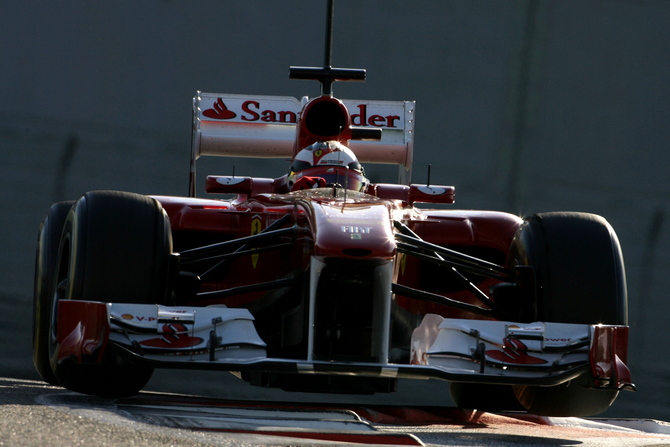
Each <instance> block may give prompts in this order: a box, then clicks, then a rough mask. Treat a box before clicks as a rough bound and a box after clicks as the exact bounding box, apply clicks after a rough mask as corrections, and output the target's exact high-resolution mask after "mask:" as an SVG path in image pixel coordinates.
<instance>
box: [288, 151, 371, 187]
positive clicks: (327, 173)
mask: <svg viewBox="0 0 670 447" xmlns="http://www.w3.org/2000/svg"><path fill="white" fill-rule="evenodd" d="M368 183H369V182H368V179H366V178H365V172H364V171H363V167H362V166H361V164H360V163H359V162H358V159H357V158H356V155H354V153H353V152H352V151H351V149H349V148H348V147H346V146H344V145H343V144H340V143H338V142H337V141H326V142H323V141H318V142H316V143H314V144H312V145H311V146H307V147H306V148H305V149H303V150H301V151H300V152H298V155H296V156H295V158H294V159H293V163H292V164H291V167H290V168H289V173H288V185H289V189H290V190H291V191H297V190H300V189H311V188H322V187H326V186H337V187H341V188H347V189H350V190H354V191H362V190H363V189H365V187H366V186H367V184H368Z"/></svg>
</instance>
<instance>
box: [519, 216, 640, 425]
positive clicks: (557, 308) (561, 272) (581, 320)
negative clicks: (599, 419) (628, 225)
mask: <svg viewBox="0 0 670 447" xmlns="http://www.w3.org/2000/svg"><path fill="white" fill-rule="evenodd" d="M509 258H510V259H511V260H513V262H515V263H518V264H520V265H530V266H533V268H534V271H535V282H536V295H537V298H536V300H535V309H534V311H535V315H536V317H537V318H536V320H537V321H543V322H557V323H575V324H598V323H603V324H619V325H627V324H628V298H627V292H626V278H625V270H624V264H623V255H622V253H621V246H620V245H619V240H618V238H617V236H616V234H615V232H614V230H613V229H612V227H611V226H610V225H609V223H608V222H607V221H606V220H605V219H604V218H602V217H600V216H596V215H593V214H586V213H567V212H560V213H545V214H536V215H533V216H530V217H528V218H526V219H525V222H524V224H523V225H522V226H521V228H520V229H519V231H518V232H517V234H516V236H515V238H514V241H513V243H512V247H511V251H510V257H509ZM589 381H590V377H589V376H588V375H584V376H581V377H578V378H577V379H574V380H572V381H570V382H568V383H566V384H563V385H560V386H554V387H534V386H516V387H514V391H515V394H516V396H517V398H518V399H519V402H520V403H521V404H522V405H523V406H524V407H525V408H526V409H527V410H528V411H529V412H531V413H534V414H538V415H544V416H591V415H595V414H598V413H602V412H603V411H605V410H607V409H608V408H609V406H610V405H611V404H612V402H613V401H614V399H615V398H616V397H617V394H618V391H616V390H614V391H613V390H598V389H590V388H587V386H588V385H589Z"/></svg>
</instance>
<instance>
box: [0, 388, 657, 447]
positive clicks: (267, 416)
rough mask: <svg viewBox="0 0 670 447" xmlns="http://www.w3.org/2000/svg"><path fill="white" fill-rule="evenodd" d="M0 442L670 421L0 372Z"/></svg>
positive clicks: (619, 432) (543, 435) (415, 441)
mask: <svg viewBox="0 0 670 447" xmlns="http://www.w3.org/2000/svg"><path fill="white" fill-rule="evenodd" d="M0 401H1V402H0V446H36V445H40V446H42V445H48V446H54V447H58V446H74V445H95V446H117V445H119V446H138V447H141V446H152V447H153V446H204V445H212V446H260V445H273V446H280V445H291V446H311V445H446V446H484V445H486V446H577V445H579V446H657V445H670V424H667V423H663V422H658V421H639V420H637V421H633V420H584V419H577V418H553V419H548V418H538V417H532V416H524V417H517V416H512V415H496V414H489V413H481V412H475V411H461V410H457V409H454V408H448V407H447V408H437V407H394V406H388V405H373V406H365V405H360V404H352V405H347V404H322V405H316V404H305V403H302V404H301V403H295V402H270V401H267V402H258V401H255V402H250V401H239V400H230V399H211V398H204V397H197V396H188V395H179V394H169V393H156V392H142V393H140V394H139V395H138V396H136V397H133V398H130V399H117V400H112V399H99V398H94V397H90V396H84V395H81V394H77V393H71V392H68V391H67V390H64V389H62V388H59V387H52V386H47V385H45V384H43V383H41V382H39V381H34V380H26V379H11V378H0Z"/></svg>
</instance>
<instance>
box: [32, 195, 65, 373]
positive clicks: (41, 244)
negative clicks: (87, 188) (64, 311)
mask: <svg viewBox="0 0 670 447" xmlns="http://www.w3.org/2000/svg"><path fill="white" fill-rule="evenodd" d="M72 205H74V200H72V201H69V202H59V203H55V204H53V205H51V207H50V208H49V211H47V213H46V214H45V215H44V219H42V224H41V225H40V230H39V232H38V234H37V254H36V256H35V288H34V293H33V363H34V364H35V368H36V369H37V372H38V373H39V375H40V377H42V380H44V381H45V382H47V383H48V384H50V385H58V380H57V379H56V376H54V373H53V371H52V370H51V364H50V362H49V320H50V318H51V300H52V299H53V294H54V281H55V274H56V263H57V260H58V247H59V245H60V238H61V234H62V233H63V226H64V225H65V219H66V218H67V214H68V212H69V211H70V208H72Z"/></svg>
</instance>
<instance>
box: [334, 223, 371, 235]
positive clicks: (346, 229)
mask: <svg viewBox="0 0 670 447" xmlns="http://www.w3.org/2000/svg"><path fill="white" fill-rule="evenodd" d="M341 229H342V233H355V234H370V231H371V230H372V227H359V226H356V225H342V226H341Z"/></svg>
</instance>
